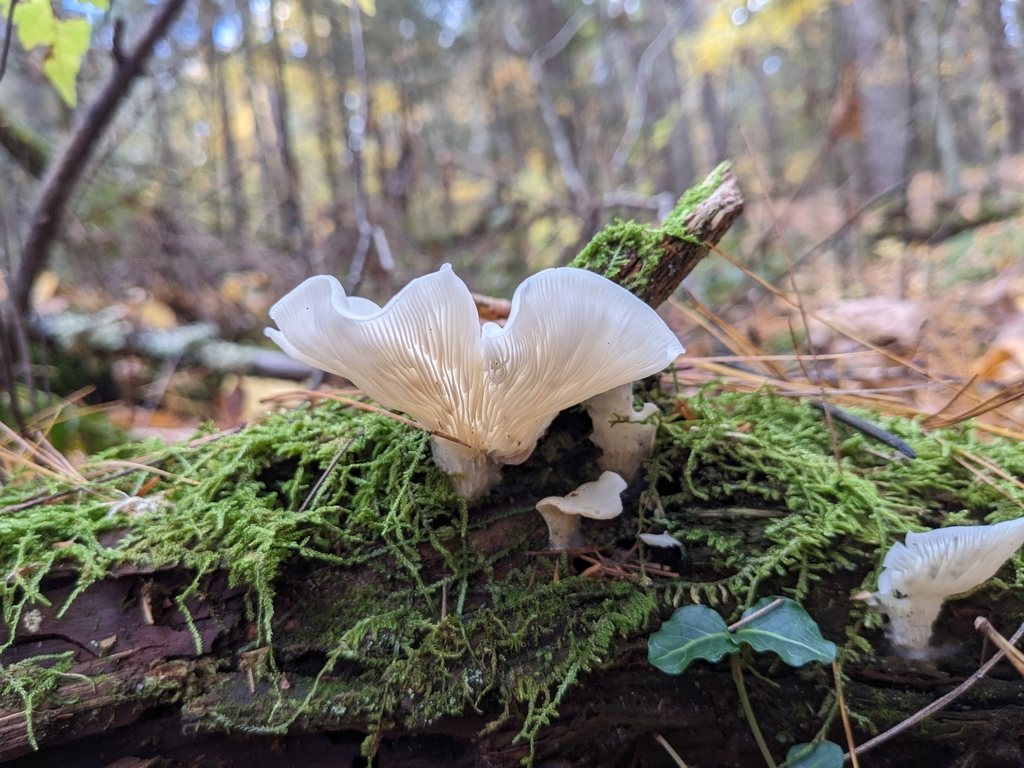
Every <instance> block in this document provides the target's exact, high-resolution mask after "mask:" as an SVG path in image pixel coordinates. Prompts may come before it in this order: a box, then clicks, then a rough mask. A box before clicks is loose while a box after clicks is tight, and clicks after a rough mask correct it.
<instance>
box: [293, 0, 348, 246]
mask: <svg viewBox="0 0 1024 768" xmlns="http://www.w3.org/2000/svg"><path fill="white" fill-rule="evenodd" d="M314 12H315V11H314V4H313V3H312V2H311V0H304V2H303V4H302V15H303V16H305V17H306V38H307V39H308V40H309V53H310V56H309V58H310V64H309V70H310V74H311V76H312V80H313V88H314V89H315V91H316V93H317V98H316V99H315V101H316V136H317V141H318V142H319V145H320V158H321V161H322V162H323V164H324V167H323V174H324V180H325V181H326V182H327V189H328V190H330V198H331V199H330V204H329V206H328V210H329V213H330V219H331V223H332V224H334V228H335V230H340V229H341V226H342V224H341V211H342V201H341V186H340V184H339V183H338V151H337V149H336V148H335V145H334V131H333V130H332V127H331V124H332V120H331V104H333V103H334V102H335V101H337V95H336V94H335V93H334V91H333V87H332V86H331V85H328V81H327V78H325V77H324V67H323V65H324V60H325V58H326V56H325V54H324V50H323V47H324V43H323V42H322V39H321V38H320V36H319V35H317V33H316V26H315V23H314V18H313V17H314ZM339 32H340V30H337V29H332V30H331V34H332V35H337V34H339Z"/></svg>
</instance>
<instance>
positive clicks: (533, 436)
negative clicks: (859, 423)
mask: <svg viewBox="0 0 1024 768" xmlns="http://www.w3.org/2000/svg"><path fill="white" fill-rule="evenodd" d="M270 316H271V318H273V320H274V321H275V322H276V323H277V326H278V329H272V328H268V329H267V335H268V336H270V338H272V339H273V340H274V341H275V342H277V344H278V345H280V347H281V348H282V349H283V350H284V351H285V352H287V353H288V354H289V355H291V356H292V357H294V358H296V359H298V360H301V361H302V362H304V363H307V364H309V365H311V366H313V367H316V368H321V369H323V370H325V371H330V372H332V373H336V374H339V375H341V376H344V377H345V378H347V379H349V380H351V381H352V382H353V383H354V384H355V385H356V386H358V387H359V388H360V389H361V390H363V391H364V392H365V393H366V394H367V395H369V396H370V397H372V398H373V399H374V400H376V401H377V402H379V403H380V404H381V405H383V406H385V407H387V408H391V409H393V410H398V411H404V412H406V413H408V414H409V415H410V416H412V417H413V418H414V419H416V420H417V421H418V422H419V423H420V424H422V425H424V426H425V427H426V428H427V429H429V430H431V431H432V432H434V433H435V435H436V436H435V437H434V438H433V442H432V451H433V455H434V460H435V462H436V463H437V465H438V466H439V467H440V468H441V469H443V470H444V471H445V472H447V473H448V474H450V475H451V476H452V479H453V481H454V483H455V488H456V490H457V491H458V492H459V493H460V494H461V495H462V496H464V497H466V498H470V499H472V498H476V497H478V496H481V495H483V494H484V493H487V492H488V491H489V490H490V489H491V488H492V487H493V485H494V484H495V482H497V480H498V479H499V478H500V468H501V466H502V465H503V464H521V463H522V462H524V461H526V459H527V458H528V457H529V456H530V454H531V453H532V452H533V449H534V448H535V447H536V445H537V441H538V440H539V439H540V438H541V437H542V436H543V435H544V433H545V432H546V431H547V429H548V426H549V425H550V424H551V422H552V420H553V419H554V418H555V416H556V415H557V414H558V413H559V412H560V411H562V410H563V409H565V408H569V407H571V406H573V405H577V404H579V403H583V404H584V406H585V407H586V409H587V412H588V413H589V414H590V417H591V420H592V422H593V425H594V432H593V435H592V436H591V440H592V441H593V442H594V443H595V444H596V445H597V446H598V447H599V448H601V450H602V456H601V458H600V459H599V460H598V463H599V466H600V468H601V469H602V470H604V472H603V473H602V475H601V477H600V479H598V480H596V481H594V482H591V483H585V484H584V485H582V486H580V487H579V488H577V489H576V490H575V491H573V492H572V493H570V494H568V495H567V496H550V497H548V498H545V499H542V500H541V501H540V502H538V504H537V509H538V510H539V511H540V513H541V514H542V515H543V516H544V519H545V521H546V522H547V524H548V532H549V544H550V547H551V548H552V549H574V548H578V547H580V546H581V545H582V543H583V539H582V533H581V530H580V519H581V517H590V518H596V519H603V520H606V519H610V518H613V517H615V516H617V515H619V514H621V512H622V501H621V498H620V494H621V493H622V491H623V490H625V488H626V487H627V485H628V483H629V482H631V481H632V480H633V479H634V478H635V477H636V475H637V473H638V472H639V469H640V466H641V464H642V463H643V461H644V460H646V459H648V458H650V456H651V454H652V451H653V448H654V437H655V432H656V429H657V425H656V424H655V423H653V419H652V418H651V417H652V416H653V415H654V414H656V413H657V412H658V408H657V406H656V405H654V404H652V403H646V404H644V405H643V407H642V408H641V409H640V410H639V411H636V410H635V409H634V407H633V382H634V381H635V380H637V379H640V378H643V377H644V376H649V375H651V374H654V373H657V372H658V371H660V370H662V369H663V368H665V367H666V366H667V365H669V364H670V363H671V362H672V361H673V360H675V358H676V357H677V356H679V355H680V354H682V353H683V352H684V350H683V347H682V345H680V343H679V340H678V339H677V338H676V336H675V335H674V334H673V333H672V331H670V330H669V328H668V326H666V325H665V323H664V322H663V321H662V320H661V318H660V317H658V315H657V313H656V312H655V311H654V310H653V309H651V308H650V307H649V306H647V305H646V304H644V303H643V302H642V301H641V300H640V299H638V298H637V297H636V296H634V295H633V294H632V293H630V292H629V291H627V290H625V289H624V288H622V287H620V286H618V285H616V284H615V283H613V282H611V281H610V280H607V279H605V278H604V277H601V276H600V275H597V274H594V273H592V272H587V271H585V270H581V269H573V268H570V267H563V268H559V269H548V270H544V271H543V272H539V273H538V274H536V275H533V276H532V277H529V278H527V279H526V280H525V281H524V282H523V283H522V284H521V285H520V286H519V288H518V289H517V290H516V292H515V295H514V296H513V297H512V310H511V312H510V314H509V318H508V322H507V323H506V324H505V326H504V328H502V327H499V326H498V325H496V324H494V323H484V324H483V326H481V325H480V322H479V319H478V314H477V309H476V304H475V302H474V301H473V297H472V295H471V294H470V292H469V289H468V288H467V287H466V285H465V283H463V282H462V280H460V279H459V278H458V277H456V275H455V273H454V272H452V270H451V267H450V266H449V265H447V264H446V265H444V266H443V267H441V269H440V270H438V271H437V272H435V273H432V274H429V275H425V276H423V277H420V278H417V279H416V280H413V281H412V282H410V283H409V284H408V285H407V286H406V287H405V288H403V289H402V290H401V291H400V292H399V293H398V294H397V295H396V296H395V297H394V298H392V299H391V301H389V302H388V303H387V304H386V305H384V306H383V307H379V306H378V305H377V304H375V303H373V302H372V301H369V300H367V299H363V298H359V297H356V296H347V295H346V294H345V291H344V289H343V288H342V287H341V284H340V283H338V281H337V280H335V279H334V278H333V277H329V276H318V277H313V278H310V279H309V280H306V281H305V282H304V283H302V284H301V285H300V286H299V287H298V288H296V289H295V290H293V291H292V292H291V293H289V294H288V295H287V296H285V297H284V298H283V299H281V300H280V301H279V302H277V304H275V305H274V306H273V308H272V309H271V310H270ZM452 438H453V439H452ZM640 538H641V539H642V540H643V541H644V543H645V544H647V545H648V546H659V547H674V546H681V544H680V542H679V541H678V540H676V539H674V538H672V537H671V536H668V535H667V534H660V535H651V534H642V535H641V537H640ZM1022 544H1024V518H1021V519H1020V520H1013V521H1009V522H1005V523H999V524H997V525H990V526H973V527H963V526H957V527H950V528H943V529H939V530H935V531H930V532H928V533H908V534H907V537H906V544H896V545H895V546H893V547H892V549H891V550H889V552H888V553H887V554H886V556H885V560H884V561H883V564H882V565H883V570H882V573H881V574H880V576H879V578H878V591H877V592H874V593H868V592H862V593H860V594H859V595H857V596H856V598H857V599H861V600H865V601H867V603H868V604H869V605H871V606H873V607H875V608H876V609H878V610H879V611H880V612H882V613H885V614H886V615H887V616H888V618H889V623H888V625H887V628H886V633H887V635H888V637H889V639H890V640H891V641H892V643H893V645H894V646H895V647H896V650H897V651H898V652H900V653H901V654H903V655H905V656H909V657H924V656H927V655H928V654H929V653H930V651H929V643H930V640H931V632H932V624H933V623H934V621H935V619H936V618H937V617H938V614H939V611H940V609H941V607H942V602H943V600H944V599H945V598H946V597H948V596H950V595H953V594H958V593H961V592H966V591H967V590H970V589H973V588H974V587H976V586H977V585H979V584H981V583H982V582H984V581H986V580H987V579H989V578H991V577H992V576H993V575H994V574H995V572H996V571H997V570H998V569H999V567H1000V566H1001V565H1002V564H1003V562H1005V561H1006V560H1007V558H1009V557H1010V555H1012V554H1013V553H1014V552H1015V551H1016V550H1017V549H1018V548H1019V547H1020V546H1021V545H1022Z"/></svg>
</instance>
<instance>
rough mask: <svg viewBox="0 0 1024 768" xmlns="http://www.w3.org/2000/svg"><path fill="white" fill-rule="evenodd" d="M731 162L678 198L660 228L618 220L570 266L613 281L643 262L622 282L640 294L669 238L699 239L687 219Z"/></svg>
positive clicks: (656, 267) (691, 240)
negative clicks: (637, 269)
mask: <svg viewBox="0 0 1024 768" xmlns="http://www.w3.org/2000/svg"><path fill="white" fill-rule="evenodd" d="M728 168H729V163H722V164H721V165H719V166H718V167H717V168H716V169H715V170H714V171H712V172H711V174H709V175H708V176H707V177H706V178H705V179H704V180H703V181H702V182H701V183H700V184H697V185H696V186H694V187H691V188H690V189H688V190H687V191H686V193H685V194H684V195H683V196H682V197H681V198H679V202H678V203H676V207H675V208H674V209H673V210H672V213H670V214H669V215H668V217H667V218H666V219H665V221H664V223H663V224H662V225H661V226H660V227H657V228H654V227H648V226H647V225H645V224H638V223H637V222H635V221H616V222H614V223H613V224H609V225H608V226H607V227H605V228H604V230H603V231H602V232H599V233H598V234H597V235H595V236H594V238H593V239H592V240H591V241H590V242H589V243H588V244H587V246H586V247H585V248H584V249H583V250H582V251H580V253H579V254H578V255H577V256H576V258H575V259H573V260H572V262H571V263H570V264H569V266H570V267H578V268H580V269H587V270H590V271H591V272H597V273H598V274H599V275H604V276H605V277H607V278H609V279H610V280H615V281H616V282H620V281H619V280H618V278H619V276H620V275H621V274H622V272H623V270H625V269H627V268H629V267H631V266H633V265H634V264H635V263H636V262H637V261H639V262H640V264H641V268H640V270H639V271H638V272H637V273H636V274H634V275H631V276H630V277H629V278H628V279H627V280H625V281H624V282H621V285H622V286H623V287H624V288H626V289H628V290H630V291H632V292H633V293H635V294H637V295H641V296H642V295H643V294H644V290H643V289H644V287H645V286H646V285H647V282H648V280H649V279H650V277H651V275H653V274H654V273H655V272H656V271H657V269H658V265H659V264H660V262H661V259H662V257H663V256H664V253H665V247H666V243H667V241H668V240H670V239H672V238H675V239H679V240H687V241H689V242H698V241H697V240H695V239H694V238H693V237H692V236H691V235H690V234H689V232H687V229H686V220H687V219H688V218H689V217H690V215H691V214H692V213H693V212H694V211H695V210H696V209H697V206H699V205H700V204H701V203H702V202H703V201H704V200H706V199H707V198H708V196H709V195H711V193H713V192H714V191H715V190H716V189H718V187H719V186H721V183H722V176H723V174H724V173H725V171H726V170H727V169H728Z"/></svg>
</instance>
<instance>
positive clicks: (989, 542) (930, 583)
mask: <svg viewBox="0 0 1024 768" xmlns="http://www.w3.org/2000/svg"><path fill="white" fill-rule="evenodd" d="M1022 544H1024V517H1022V518H1019V519H1017V520H1007V521H1006V522H1003V523H996V524H995V525H974V526H962V525H958V526H950V527H949V528H939V529H937V530H934V531H928V532H926V533H908V534H907V538H906V543H905V544H894V545H893V547H892V549H890V550H889V551H888V552H887V553H886V555H885V559H884V560H883V561H882V567H883V570H882V573H881V574H879V576H878V591H877V592H874V593H870V592H861V593H859V594H857V595H855V596H854V599H856V600H864V601H865V602H867V604H868V605H870V606H872V607H874V608H876V609H877V610H878V611H880V612H882V613H884V614H886V615H887V616H888V617H889V624H888V626H887V627H886V636H887V637H888V638H889V640H891V641H892V643H893V645H894V646H895V647H896V650H897V651H898V652H899V653H900V654H901V655H904V656H907V657H909V658H923V657H926V656H928V644H929V642H930V641H931V636H932V624H934V623H935V619H936V618H938V615H939V611H940V610H941V608H942V602H943V600H945V599H946V598H947V597H949V596H950V595H956V594H959V593H961V592H966V591H967V590H969V589H973V588H974V587H976V586H978V585H979V584H981V583H983V582H985V581H987V580H988V579H990V578H991V577H992V576H993V575H995V572H996V571H998V570H999V568H1000V567H1001V566H1002V564H1003V563H1004V562H1006V560H1007V559H1008V558H1009V557H1010V555H1012V554H1013V553H1014V552H1016V551H1017V549H1019V548H1020V546H1021V545H1022Z"/></svg>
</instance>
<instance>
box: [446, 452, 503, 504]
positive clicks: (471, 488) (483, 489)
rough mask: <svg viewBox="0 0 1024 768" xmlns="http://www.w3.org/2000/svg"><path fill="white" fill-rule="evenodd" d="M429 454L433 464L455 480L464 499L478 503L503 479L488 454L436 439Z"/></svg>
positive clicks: (457, 488)
mask: <svg viewBox="0 0 1024 768" xmlns="http://www.w3.org/2000/svg"><path fill="white" fill-rule="evenodd" d="M430 451H431V453H432V454H433V455H434V463H436V464H437V466H438V467H440V468H441V470H442V471H444V472H447V473H448V474H449V475H451V476H452V482H453V483H454V484H455V490H456V492H458V494H459V495H460V496H462V497H463V498H464V499H475V498H478V497H480V496H483V495H484V494H485V493H487V492H488V491H490V490H491V488H493V487H494V485H495V484H496V483H497V482H498V481H499V480H500V479H501V469H500V468H499V467H498V465H497V464H496V463H495V462H494V461H492V460H491V459H490V458H489V457H488V456H487V454H486V453H482V452H480V451H474V450H473V449H472V448H466V447H465V446H463V445H459V444H458V443H455V442H452V441H451V440H445V439H444V438H442V437H435V438H434V439H433V440H431V443H430Z"/></svg>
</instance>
